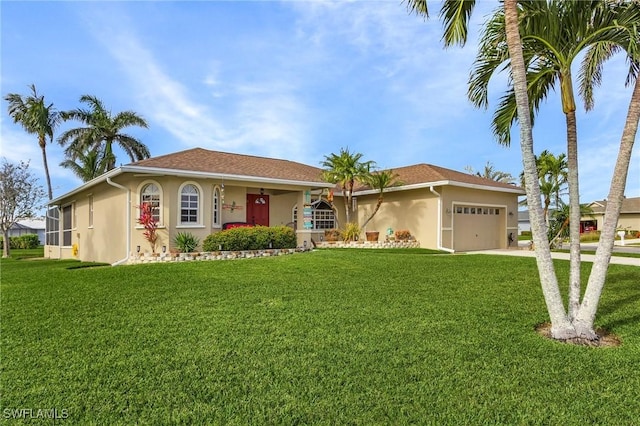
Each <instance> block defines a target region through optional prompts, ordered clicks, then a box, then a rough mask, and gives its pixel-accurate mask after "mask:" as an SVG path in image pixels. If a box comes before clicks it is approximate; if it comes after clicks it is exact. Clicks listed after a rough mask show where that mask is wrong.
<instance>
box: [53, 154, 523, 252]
mask: <svg viewBox="0 0 640 426" xmlns="http://www.w3.org/2000/svg"><path fill="white" fill-rule="evenodd" d="M394 172H396V173H397V174H398V175H399V176H400V180H401V181H402V182H403V185H402V186H399V187H394V188H390V189H388V190H386V191H385V194H384V199H385V202H384V203H383V205H382V207H381V208H380V210H379V212H378V213H377V215H376V216H375V217H374V218H373V220H372V221H371V222H369V225H368V226H367V230H374V229H375V230H379V231H380V232H381V234H383V235H384V233H385V232H386V230H387V229H389V228H391V229H394V230H399V229H406V230H409V231H410V232H411V234H412V235H413V236H414V237H415V238H416V239H417V240H418V241H419V242H420V245H421V247H426V248H434V249H443V250H449V251H467V250H480V249H489V248H505V247H507V246H508V245H509V243H510V240H513V239H515V236H516V235H517V232H518V222H517V211H518V196H520V195H523V194H524V191H523V190H522V189H521V188H518V187H516V186H513V185H509V184H503V183H499V182H495V181H492V180H488V179H484V178H480V177H477V176H473V175H470V174H466V173H461V172H456V171H453V170H449V169H445V168H442V167H437V166H431V165H427V164H418V165H414V166H408V167H402V168H399V169H395V170H394ZM335 189H336V188H335V186H334V185H333V184H329V183H327V182H325V181H323V180H322V170H321V169H320V168H317V167H313V166H308V165H305V164H301V163H297V162H293V161H288V160H281V159H273V158H264V157H257V156H250V155H241V154H232V153H226V152H218V151H210V150H206V149H202V148H194V149H189V150H186V151H181V152H176V153H173V154H168V155H162V156H158V157H153V158H149V159H146V160H142V161H138V162H134V163H130V164H127V165H124V166H120V167H118V168H116V169H113V170H111V171H109V172H107V173H105V174H103V175H102V176H99V177H97V178H95V179H93V180H91V181H89V182H86V183H84V184H83V185H82V186H80V187H78V188H76V189H74V190H72V191H70V192H68V193H67V194H64V195H62V196H59V197H57V198H55V199H54V200H51V201H50V202H49V208H48V212H47V229H46V245H45V256H48V257H51V258H72V257H77V258H79V259H81V260H85V261H99V262H108V263H111V264H120V263H126V262H127V261H128V259H129V257H130V256H131V254H132V253H135V252H138V251H141V252H145V251H148V250H149V243H148V242H147V241H146V240H145V239H144V236H143V232H144V228H143V227H142V226H140V225H139V224H138V222H137V219H138V217H139V214H140V210H139V207H140V205H142V204H143V203H151V204H152V206H153V208H154V216H155V218H156V220H157V221H158V223H159V229H158V234H159V239H158V243H157V246H158V248H159V250H171V249H173V248H174V245H173V238H174V237H175V235H176V234H177V233H178V232H190V233H192V234H193V235H195V236H196V237H198V238H199V239H200V240H201V241H202V240H203V239H204V238H205V237H206V236H207V235H209V234H211V233H214V232H220V231H222V230H223V229H224V228H226V227H227V226H228V225H230V224H234V223H238V222H240V223H242V222H244V223H249V224H252V225H265V226H277V225H286V226H292V227H294V228H295V230H296V234H297V237H298V245H299V246H301V247H302V246H303V245H308V246H311V244H312V243H313V242H314V241H320V240H321V239H322V236H323V235H324V231H325V230H327V229H332V228H335V227H336V223H340V224H343V223H344V217H342V215H344V205H341V203H342V201H341V197H340V194H339V192H336V193H335V198H334V201H335V204H336V210H335V211H334V210H333V209H332V208H331V206H330V204H329V203H328V202H327V199H326V195H327V194H328V193H329V191H331V190H335ZM354 196H355V200H357V201H356V203H357V209H356V211H357V217H358V219H359V221H360V223H363V222H364V219H366V217H368V215H369V214H370V212H371V211H372V209H373V207H374V206H375V204H376V201H377V198H378V194H377V192H376V191H373V190H370V189H368V188H365V187H362V188H359V189H358V190H357V191H354ZM299 206H302V207H303V219H302V220H298V211H299V210H298V207H299ZM336 214H337V217H336ZM510 235H511V238H510Z"/></svg>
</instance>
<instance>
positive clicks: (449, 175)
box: [354, 163, 521, 191]
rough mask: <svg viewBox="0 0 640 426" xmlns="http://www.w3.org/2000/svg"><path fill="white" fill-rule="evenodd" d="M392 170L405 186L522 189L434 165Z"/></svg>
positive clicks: (416, 165)
mask: <svg viewBox="0 0 640 426" xmlns="http://www.w3.org/2000/svg"><path fill="white" fill-rule="evenodd" d="M392 170H393V172H394V173H395V174H397V175H398V179H399V180H400V181H401V182H402V184H403V185H416V184H421V183H431V182H434V183H435V182H441V181H449V182H458V183H462V184H470V185H481V186H491V187H494V188H505V189H507V188H508V189H512V190H513V189H521V188H519V187H517V186H515V185H511V184H509V183H502V182H497V181H495V180H491V179H486V178H483V177H480V176H475V175H472V174H469V173H463V172H457V171H455V170H451V169H446V168H444V167H439V166H434V165H432V164H424V163H422V164H415V165H413V166H405V167H398V168H394V169H392ZM365 189H368V188H367V187H366V186H360V187H358V188H357V189H354V191H362V190H365Z"/></svg>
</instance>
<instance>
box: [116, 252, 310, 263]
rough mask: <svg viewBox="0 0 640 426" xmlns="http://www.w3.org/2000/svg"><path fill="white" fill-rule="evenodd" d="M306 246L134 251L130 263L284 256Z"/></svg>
mask: <svg viewBox="0 0 640 426" xmlns="http://www.w3.org/2000/svg"><path fill="white" fill-rule="evenodd" d="M308 250H309V249H305V248H293V249H267V250H239V251H212V252H194V253H158V254H155V255H154V254H151V253H139V254H138V253H132V254H131V255H130V256H129V261H128V262H127V264H129V265H138V264H142V263H163V262H194V261H204V260H231V259H251V258H255V257H270V256H284V255H287V254H294V253H300V252H303V251H308Z"/></svg>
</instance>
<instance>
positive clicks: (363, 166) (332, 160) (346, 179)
mask: <svg viewBox="0 0 640 426" xmlns="http://www.w3.org/2000/svg"><path fill="white" fill-rule="evenodd" d="M362 157H363V155H362V154H360V153H351V152H349V148H346V149H345V148H341V149H340V154H333V153H332V154H331V155H325V157H324V158H325V159H324V161H323V162H322V163H321V164H322V167H323V168H324V170H323V178H324V180H325V181H327V182H329V183H335V184H339V185H340V187H341V188H342V197H343V200H344V209H345V214H346V218H347V223H351V213H352V212H353V188H354V186H355V184H356V182H362V183H364V182H366V181H367V179H368V178H369V174H370V172H371V168H372V167H373V166H374V165H375V163H374V162H373V161H362Z"/></svg>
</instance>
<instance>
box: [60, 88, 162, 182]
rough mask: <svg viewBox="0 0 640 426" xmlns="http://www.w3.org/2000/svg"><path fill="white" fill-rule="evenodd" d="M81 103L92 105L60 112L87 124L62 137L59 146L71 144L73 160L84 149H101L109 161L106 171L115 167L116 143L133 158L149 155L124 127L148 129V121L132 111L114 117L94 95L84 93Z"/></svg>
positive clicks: (69, 118)
mask: <svg viewBox="0 0 640 426" xmlns="http://www.w3.org/2000/svg"><path fill="white" fill-rule="evenodd" d="M80 102H84V103H86V104H88V105H89V109H81V108H78V109H74V110H71V111H65V112H62V113H61V116H62V118H63V119H64V120H65V121H66V120H77V121H80V122H81V123H84V124H86V127H79V128H76V129H71V130H67V131H66V132H64V133H63V134H62V135H61V136H60V137H59V138H58V142H59V143H60V145H63V146H64V145H66V144H69V146H68V147H67V150H66V152H67V154H68V156H69V159H70V160H75V158H74V157H73V155H76V154H77V153H80V152H85V150H86V149H89V148H92V149H95V150H98V151H100V152H101V156H102V157H103V158H104V159H105V161H106V162H107V171H109V170H111V169H113V168H115V166H116V156H115V154H114V153H113V144H114V143H116V144H118V145H119V146H120V148H122V150H124V152H125V153H126V154H127V155H128V156H129V158H130V159H131V161H139V160H144V159H145V158H149V156H150V154H149V148H147V146H146V145H144V144H143V143H142V142H140V141H139V140H138V139H136V138H134V137H133V136H130V135H127V134H126V133H122V130H123V129H125V128H127V127H130V126H140V127H144V128H145V129H146V128H148V127H149V126H148V124H147V122H146V121H145V120H144V119H143V118H142V117H140V116H139V115H138V114H137V113H135V112H133V111H123V112H119V113H118V114H116V115H115V116H112V114H111V111H107V110H106V109H105V107H104V105H103V104H102V101H100V100H99V99H98V98H96V97H95V96H89V95H83V96H82V97H80Z"/></svg>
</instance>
